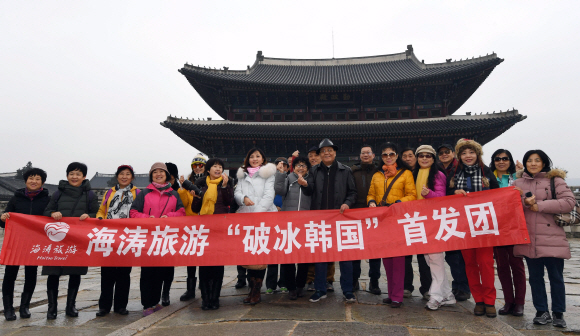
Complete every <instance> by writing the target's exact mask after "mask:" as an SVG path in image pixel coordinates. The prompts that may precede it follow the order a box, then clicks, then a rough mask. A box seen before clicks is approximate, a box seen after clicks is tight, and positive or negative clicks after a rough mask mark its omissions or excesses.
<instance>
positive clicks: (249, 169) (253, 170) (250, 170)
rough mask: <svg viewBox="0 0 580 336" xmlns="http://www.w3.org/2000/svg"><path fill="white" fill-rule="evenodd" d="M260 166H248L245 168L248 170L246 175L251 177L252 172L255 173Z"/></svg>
mask: <svg viewBox="0 0 580 336" xmlns="http://www.w3.org/2000/svg"><path fill="white" fill-rule="evenodd" d="M260 168H262V167H256V168H253V167H248V168H247V170H248V175H250V177H253V176H254V174H255V173H256V172H257V171H258V170H260Z"/></svg>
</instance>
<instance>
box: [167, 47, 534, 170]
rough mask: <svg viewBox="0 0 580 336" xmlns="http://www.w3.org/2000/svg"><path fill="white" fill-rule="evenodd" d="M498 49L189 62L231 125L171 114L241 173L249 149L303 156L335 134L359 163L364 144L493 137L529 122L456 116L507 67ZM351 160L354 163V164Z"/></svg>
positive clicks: (513, 116) (187, 72)
mask: <svg viewBox="0 0 580 336" xmlns="http://www.w3.org/2000/svg"><path fill="white" fill-rule="evenodd" d="M501 62H503V59H501V58H499V57H498V56H497V55H496V54H495V53H492V54H490V55H487V56H481V57H476V58H471V59H465V60H459V61H452V60H451V59H448V60H446V61H445V62H442V63H435V64H426V63H424V62H423V61H422V60H420V59H418V58H417V57H416V56H415V54H414V52H413V47H412V46H411V45H409V46H407V50H406V51H404V52H402V53H397V54H391V55H379V56H367V57H352V58H337V59H335V58H332V59H283V58H270V57H265V56H264V55H263V54H262V52H261V51H258V53H257V55H256V60H255V62H254V64H253V65H252V66H249V65H248V68H247V69H245V70H239V71H238V70H230V69H229V68H228V67H224V68H223V69H212V68H206V67H200V66H194V65H191V64H185V65H184V66H183V68H181V69H180V70H179V72H180V73H181V74H182V75H183V76H185V78H186V79H187V80H188V82H189V83H190V84H191V86H192V87H193V88H194V89H195V90H196V91H197V93H198V94H199V95H200V96H201V98H203V100H205V102H206V103H207V104H208V106H209V107H210V108H212V109H213V110H214V111H215V112H216V113H217V114H218V115H219V116H220V117H222V118H223V119H224V120H211V118H207V120H192V119H189V118H177V117H172V116H169V117H168V118H167V119H166V120H165V121H164V122H162V123H161V125H162V126H164V127H166V128H168V129H170V130H171V131H173V133H175V134H176V135H177V136H179V137H180V138H181V139H183V140H184V141H186V142H187V143H188V144H190V145H191V146H193V147H195V148H197V149H198V150H200V151H202V152H204V153H207V154H208V155H209V156H210V157H220V158H222V159H224V161H225V165H226V167H225V168H227V169H237V168H238V167H239V166H240V164H241V163H242V161H243V159H244V156H245V155H246V153H247V151H248V150H249V149H250V148H252V147H254V146H257V147H260V148H262V149H264V150H265V152H266V155H267V156H268V158H270V159H273V158H276V157H279V156H282V157H288V156H289V155H290V154H292V152H294V151H295V150H297V149H298V150H300V151H301V153H302V154H306V151H307V150H308V149H309V148H310V147H312V146H317V145H318V144H319V143H320V141H321V140H322V139H323V138H330V139H331V140H332V141H333V142H334V144H335V145H337V146H338V147H339V151H338V157H337V158H338V159H339V160H340V161H341V162H344V163H349V164H352V163H354V161H356V160H358V157H359V153H360V147H361V145H362V144H370V145H371V146H373V147H375V148H378V146H380V144H381V143H383V142H385V141H386V140H388V141H392V142H396V143H398V144H399V145H400V146H402V147H403V146H412V147H416V146H419V145H422V144H430V145H434V146H437V145H440V144H442V143H451V144H453V143H455V142H456V141H457V140H458V139H460V138H470V139H474V140H477V141H479V142H480V143H481V144H486V143H487V142H489V141H491V140H493V139H494V138H496V137H497V136H499V135H500V134H502V133H504V132H505V131H507V130H508V129H509V128H510V127H512V126H513V125H515V124H516V123H518V122H520V121H522V120H524V119H525V118H526V117H525V116H524V115H521V114H519V112H518V111H517V110H515V109H512V110H510V111H506V110H504V111H503V112H502V111H500V112H499V113H495V112H494V113H486V114H483V115H480V114H477V115H476V114H471V113H470V112H467V113H466V115H454V113H455V112H456V111H457V110H458V109H459V108H460V107H461V106H462V105H463V104H464V103H465V102H466V101H467V99H469V97H471V95H472V94H473V93H474V92H475V91H476V90H477V89H478V88H479V86H480V85H481V84H482V83H483V82H484V81H485V79H486V78H487V77H488V76H489V75H490V73H491V72H492V71H493V70H494V69H495V67H496V66H497V65H499V64H500V63H501ZM348 161H351V162H348Z"/></svg>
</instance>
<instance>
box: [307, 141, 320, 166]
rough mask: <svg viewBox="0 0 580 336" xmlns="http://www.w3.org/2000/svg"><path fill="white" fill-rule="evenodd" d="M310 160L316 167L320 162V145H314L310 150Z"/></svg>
mask: <svg viewBox="0 0 580 336" xmlns="http://www.w3.org/2000/svg"><path fill="white" fill-rule="evenodd" d="M308 161H310V165H311V166H312V167H313V168H314V166H316V165H317V164H319V163H320V155H319V154H318V147H316V146H312V147H310V149H309V150H308Z"/></svg>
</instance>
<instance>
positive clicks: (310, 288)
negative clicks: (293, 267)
mask: <svg viewBox="0 0 580 336" xmlns="http://www.w3.org/2000/svg"><path fill="white" fill-rule="evenodd" d="M306 290H307V291H309V292H314V291H315V290H316V289H314V282H309V283H308V287H306Z"/></svg>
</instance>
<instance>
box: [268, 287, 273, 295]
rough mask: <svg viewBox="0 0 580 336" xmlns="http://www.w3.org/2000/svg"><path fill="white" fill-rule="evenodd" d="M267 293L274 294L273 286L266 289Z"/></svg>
mask: <svg viewBox="0 0 580 336" xmlns="http://www.w3.org/2000/svg"><path fill="white" fill-rule="evenodd" d="M266 294H274V290H273V289H272V288H268V289H266Z"/></svg>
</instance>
